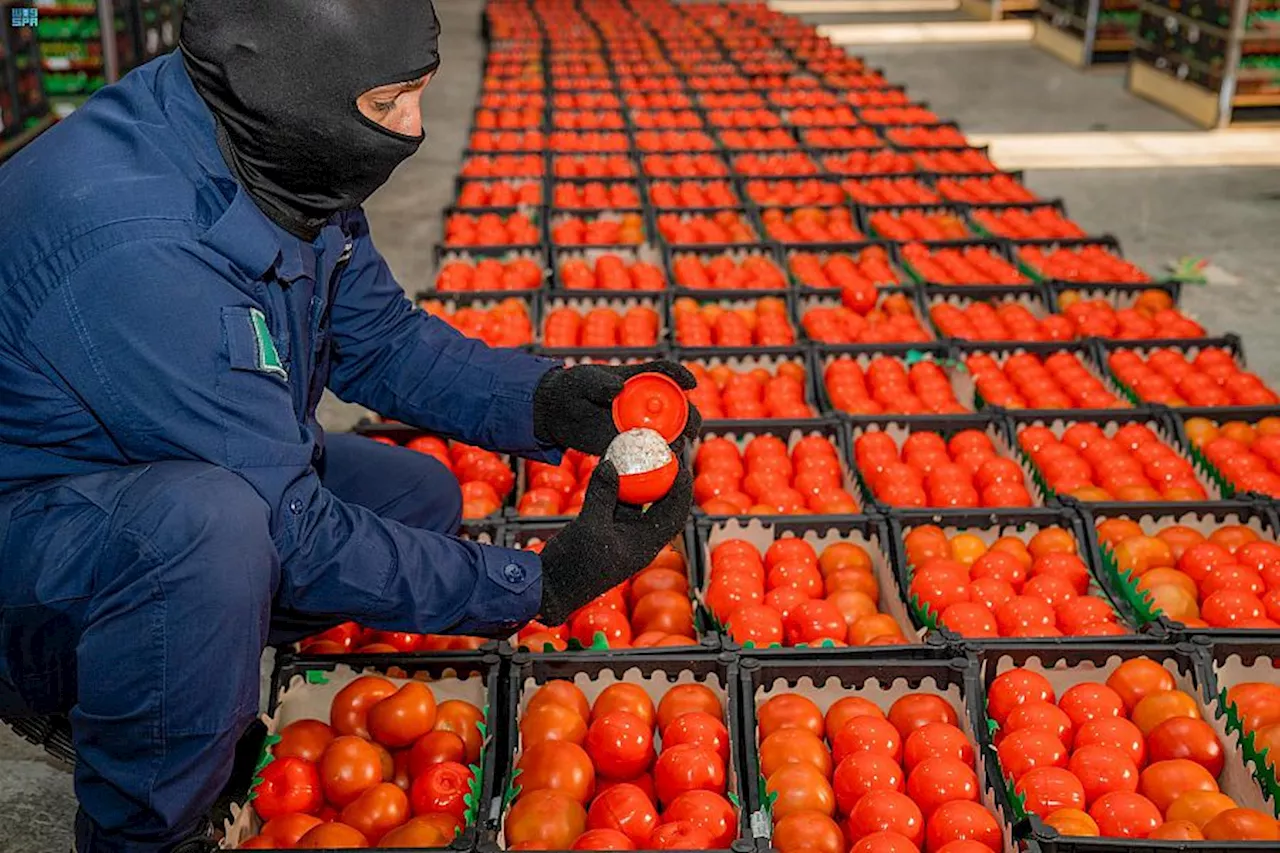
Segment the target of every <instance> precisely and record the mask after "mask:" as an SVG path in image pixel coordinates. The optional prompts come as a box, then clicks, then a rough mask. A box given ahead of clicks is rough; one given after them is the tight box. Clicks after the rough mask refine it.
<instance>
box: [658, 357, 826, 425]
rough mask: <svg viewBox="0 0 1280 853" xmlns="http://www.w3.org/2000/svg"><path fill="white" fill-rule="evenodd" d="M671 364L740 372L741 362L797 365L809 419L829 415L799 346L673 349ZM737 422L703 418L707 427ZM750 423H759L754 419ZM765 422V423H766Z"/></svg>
mask: <svg viewBox="0 0 1280 853" xmlns="http://www.w3.org/2000/svg"><path fill="white" fill-rule="evenodd" d="M671 358H672V360H673V361H679V362H682V363H683V362H689V361H693V362H698V363H699V364H702V365H704V366H706V365H711V366H715V365H717V364H725V365H728V366H729V367H731V368H732V369H734V370H735V371H741V370H742V369H743V368H744V365H743V362H744V361H745V360H766V361H771V362H773V363H774V364H775V370H776V364H777V363H778V362H782V361H794V362H799V363H800V365H801V366H802V367H803V368H804V373H805V381H804V399H805V402H806V403H808V404H809V407H810V408H811V409H812V410H813V413H814V414H813V417H815V418H823V417H826V416H827V415H829V414H830V411H829V410H828V409H826V408H824V406H823V405H822V394H821V391H820V389H819V388H818V386H817V385H816V384H815V381H816V377H815V376H814V372H813V366H812V364H810V361H809V352H808V350H807V349H805V348H804V347H801V346H794V347H755V348H753V349H751V350H745V351H743V350H736V351H735V350H725V349H723V348H719V347H705V348H697V349H695V348H691V347H686V348H679V347H678V348H675V349H673V350H672V351H671ZM738 420H742V419H739V418H718V419H717V418H707V417H706V416H704V417H703V424H704V425H707V426H717V427H719V426H728V427H731V426H732V425H733V424H734V423H736V422H737V421H738ZM752 420H759V419H758V418H755V419H752ZM766 420H768V419H766Z"/></svg>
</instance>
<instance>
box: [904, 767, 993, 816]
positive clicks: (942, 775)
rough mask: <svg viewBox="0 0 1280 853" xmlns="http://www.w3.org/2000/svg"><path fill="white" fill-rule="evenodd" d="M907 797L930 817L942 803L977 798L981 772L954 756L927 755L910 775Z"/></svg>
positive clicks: (974, 799)
mask: <svg viewBox="0 0 1280 853" xmlns="http://www.w3.org/2000/svg"><path fill="white" fill-rule="evenodd" d="M907 796H908V797H910V798H911V799H912V800H913V801H914V802H915V804H916V805H917V806H919V807H920V811H921V812H922V813H923V814H924V816H925V819H926V820H927V819H928V818H929V816H930V815H932V814H933V813H934V811H935V810H937V808H938V807H939V806H941V805H942V804H943V803H949V802H952V801H955V800H973V801H976V800H977V799H978V775H977V774H976V773H974V771H973V766H972V765H967V764H964V763H963V762H960V761H956V760H955V759H954V758H928V759H925V760H924V761H922V762H920V764H919V765H918V766H917V767H916V769H915V770H913V771H911V775H909V776H908V777H907Z"/></svg>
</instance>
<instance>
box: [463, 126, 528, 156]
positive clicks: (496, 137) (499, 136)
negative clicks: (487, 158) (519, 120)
mask: <svg viewBox="0 0 1280 853" xmlns="http://www.w3.org/2000/svg"><path fill="white" fill-rule="evenodd" d="M469 147H470V149H471V150H472V151H542V150H543V149H545V148H546V147H547V136H546V134H545V133H543V132H542V131H541V130H523V131H521V130H503V131H498V132H493V131H488V130H477V131H473V132H472V134H471V144H470V146H469Z"/></svg>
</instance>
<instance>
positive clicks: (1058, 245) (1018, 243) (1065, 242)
mask: <svg viewBox="0 0 1280 853" xmlns="http://www.w3.org/2000/svg"><path fill="white" fill-rule="evenodd" d="M1009 243H1010V246H1011V249H1010V251H1011V252H1012V257H1013V259H1014V261H1015V262H1016V263H1017V264H1018V266H1019V268H1021V269H1022V271H1023V272H1025V273H1026V274H1027V275H1029V276H1031V277H1032V278H1033V279H1034V280H1036V281H1049V280H1052V279H1053V276H1052V275H1050V274H1047V273H1044V272H1041V271H1040V270H1039V269H1038V268H1036V267H1035V266H1033V265H1032V264H1031V263H1029V262H1028V261H1025V260H1023V257H1022V254H1021V250H1022V249H1026V248H1035V249H1044V250H1046V251H1056V250H1057V249H1083V248H1085V247H1086V246H1101V247H1102V248H1104V249H1106V250H1107V251H1108V252H1109V253H1110V254H1113V255H1115V256H1116V257H1118V258H1123V257H1124V253H1123V252H1122V251H1121V249H1120V241H1119V240H1117V239H1116V238H1115V237H1113V236H1111V235H1110V234H1101V235H1098V236H1096V237H1076V238H1072V239H1049V240H1010V241H1009ZM1153 280H1154V279H1153ZM1076 283H1077V284H1086V285H1087V284H1091V283H1092V282H1088V281H1083V282H1076ZM1102 283H1104V284H1105V283H1107V282H1102Z"/></svg>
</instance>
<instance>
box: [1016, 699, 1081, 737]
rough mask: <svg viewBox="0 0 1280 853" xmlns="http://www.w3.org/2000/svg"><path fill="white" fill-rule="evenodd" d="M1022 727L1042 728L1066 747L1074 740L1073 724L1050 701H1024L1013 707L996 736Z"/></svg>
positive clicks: (1019, 729)
mask: <svg viewBox="0 0 1280 853" xmlns="http://www.w3.org/2000/svg"><path fill="white" fill-rule="evenodd" d="M1022 729H1042V730H1043V731H1046V732H1049V733H1050V734H1052V735H1054V736H1055V737H1057V738H1058V740H1060V741H1062V745H1063V746H1065V747H1066V748H1067V749H1070V748H1071V744H1072V743H1073V742H1074V740H1075V724H1074V723H1072V722H1071V718H1070V717H1068V716H1067V715H1066V714H1064V713H1063V712H1062V709H1061V708H1059V707H1058V706H1057V705H1055V704H1053V703H1052V702H1040V701H1036V702H1025V703H1023V704H1021V705H1019V706H1018V707H1016V708H1014V709H1013V711H1011V712H1010V713H1009V716H1008V717H1007V718H1005V721H1004V725H1003V726H1001V727H1000V732H999V733H998V734H997V738H1000V737H1001V736H1003V737H1008V736H1009V735H1010V734H1012V733H1013V732H1016V731H1021V730H1022Z"/></svg>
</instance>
